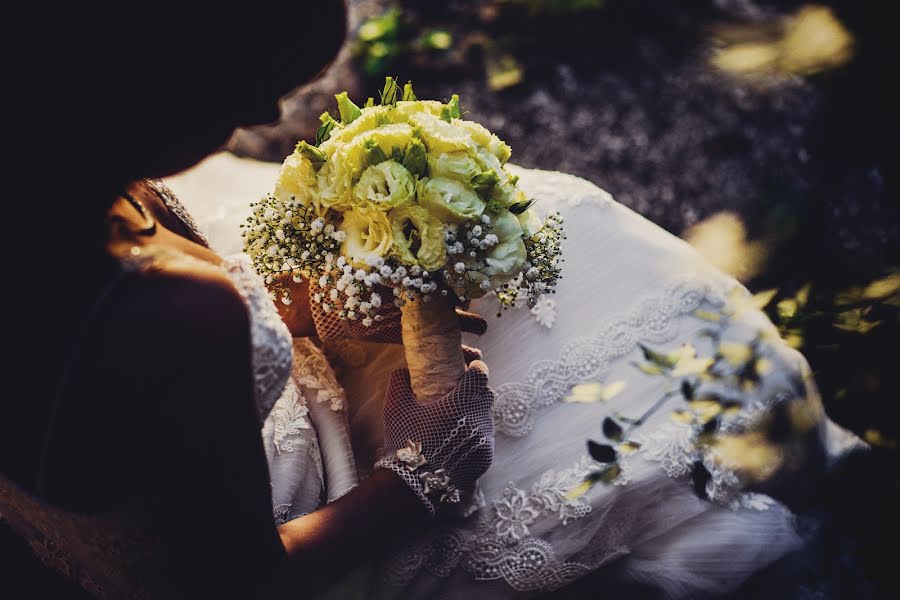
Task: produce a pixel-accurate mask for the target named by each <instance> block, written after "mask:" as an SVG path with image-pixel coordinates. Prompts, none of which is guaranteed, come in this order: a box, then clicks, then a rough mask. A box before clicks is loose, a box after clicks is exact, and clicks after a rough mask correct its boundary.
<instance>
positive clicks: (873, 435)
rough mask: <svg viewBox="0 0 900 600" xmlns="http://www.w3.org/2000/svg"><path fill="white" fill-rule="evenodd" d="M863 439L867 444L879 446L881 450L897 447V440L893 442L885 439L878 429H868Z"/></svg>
mask: <svg viewBox="0 0 900 600" xmlns="http://www.w3.org/2000/svg"><path fill="white" fill-rule="evenodd" d="M863 439H864V440H866V443H868V444H871V445H872V446H879V447H881V448H896V447H897V440H892V439H890V438H887V437H885V436H884V434H883V433H881V432H880V431H878V430H877V429H867V430H866V432H865V433H864V434H863Z"/></svg>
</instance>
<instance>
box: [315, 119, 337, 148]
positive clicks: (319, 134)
mask: <svg viewBox="0 0 900 600" xmlns="http://www.w3.org/2000/svg"><path fill="white" fill-rule="evenodd" d="M319 120H320V121H321V122H322V126H321V127H319V129H318V130H317V131H316V146H321V145H322V142H324V141H326V140H327V139H328V138H330V137H331V130H332V129H334V128H335V127H336V126H337V121H335V120H334V118H333V117H332V116H331V115H330V114H328V113H327V112H323V113H322V114H321V115H320V116H319Z"/></svg>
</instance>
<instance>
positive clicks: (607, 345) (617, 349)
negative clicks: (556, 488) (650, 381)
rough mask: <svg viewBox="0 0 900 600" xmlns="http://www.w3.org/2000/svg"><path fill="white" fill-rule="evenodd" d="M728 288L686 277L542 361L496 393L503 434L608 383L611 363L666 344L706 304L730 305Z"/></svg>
mask: <svg viewBox="0 0 900 600" xmlns="http://www.w3.org/2000/svg"><path fill="white" fill-rule="evenodd" d="M721 287H722V286H719V285H715V284H713V283H712V282H711V281H709V282H702V281H698V279H697V277H685V278H683V279H680V280H677V281H675V282H674V283H672V284H670V285H669V286H668V288H667V289H666V291H665V292H664V293H663V294H662V296H660V297H659V298H651V299H647V300H645V301H644V302H642V303H641V304H640V305H638V306H637V307H636V308H635V309H634V310H633V311H631V312H630V313H629V314H626V315H624V316H621V317H619V318H617V319H613V320H612V321H609V322H608V323H607V324H606V325H605V326H604V327H602V328H601V329H600V330H599V331H598V333H597V335H596V336H594V337H591V338H580V339H577V340H574V341H572V342H570V343H569V344H567V345H566V346H565V347H564V348H563V349H562V351H561V352H560V355H559V358H558V359H556V360H547V361H541V362H539V363H537V364H536V365H534V366H533V367H532V368H531V371H530V372H529V374H528V377H527V378H526V379H525V381H524V382H515V383H512V382H511V383H505V384H503V385H501V386H498V387H497V388H496V389H495V391H496V394H497V399H496V401H495V403H494V424H495V426H496V428H497V432H498V433H502V434H505V435H508V436H510V437H523V436H525V435H527V434H528V432H530V431H531V428H532V427H533V426H534V419H535V415H536V414H537V412H538V410H539V409H540V408H543V407H547V406H551V405H553V404H555V403H557V402H559V401H561V400H562V399H563V397H564V396H565V394H567V393H568V391H569V390H570V389H571V387H572V386H573V385H575V384H576V383H579V382H580V381H583V380H585V379H587V378H589V377H590V378H593V379H595V380H602V379H604V378H605V376H606V373H607V371H608V370H609V366H610V364H611V363H612V362H613V361H615V360H616V359H618V358H621V357H622V356H624V355H626V354H628V353H629V352H631V351H632V350H634V348H635V347H636V346H637V344H638V342H650V343H662V342H667V341H670V340H672V339H674V338H675V337H676V335H677V334H678V325H677V324H678V317H680V316H682V315H684V314H687V313H690V312H693V311H694V310H696V309H697V308H698V307H699V306H700V305H701V303H703V302H709V303H711V304H714V305H721V304H722V303H724V299H725V293H724V290H722V289H721Z"/></svg>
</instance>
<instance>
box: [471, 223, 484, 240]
mask: <svg viewBox="0 0 900 600" xmlns="http://www.w3.org/2000/svg"><path fill="white" fill-rule="evenodd" d="M482 231H483V230H482V229H481V225H476V226H475V227H473V228H472V235H474V236H475V237H478V236H479V235H481V232H482Z"/></svg>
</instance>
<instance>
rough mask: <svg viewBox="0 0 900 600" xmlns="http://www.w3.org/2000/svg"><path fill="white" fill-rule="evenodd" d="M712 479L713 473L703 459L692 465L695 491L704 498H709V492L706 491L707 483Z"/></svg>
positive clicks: (692, 480)
mask: <svg viewBox="0 0 900 600" xmlns="http://www.w3.org/2000/svg"><path fill="white" fill-rule="evenodd" d="M711 479H712V475H711V474H710V472H709V470H708V469H707V468H706V467H705V466H704V465H703V463H702V462H701V461H699V460H698V461H696V462H695V463H694V464H693V466H692V467H691V484H692V486H693V488H694V493H695V494H697V496H699V497H700V498H701V499H702V500H706V499H707V498H709V494H708V493H707V491H706V484H707V483H709V481H710V480H711Z"/></svg>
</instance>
